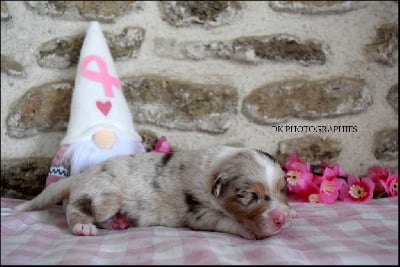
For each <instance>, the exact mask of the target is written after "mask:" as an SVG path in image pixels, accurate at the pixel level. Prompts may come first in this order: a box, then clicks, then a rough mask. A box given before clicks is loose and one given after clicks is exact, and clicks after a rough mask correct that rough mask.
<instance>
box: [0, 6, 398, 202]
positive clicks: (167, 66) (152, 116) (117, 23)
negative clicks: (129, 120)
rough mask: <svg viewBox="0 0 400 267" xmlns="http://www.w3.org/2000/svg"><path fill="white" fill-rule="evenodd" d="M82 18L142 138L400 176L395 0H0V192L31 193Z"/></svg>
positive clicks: (44, 163)
mask: <svg viewBox="0 0 400 267" xmlns="http://www.w3.org/2000/svg"><path fill="white" fill-rule="evenodd" d="M90 20H98V21H100V22H101V24H102V28H103V31H104V33H105V36H106V38H107V41H108V44H109V47H110V50H111V52H112V55H113V57H114V60H115V65H116V68H117V71H118V74H119V76H120V78H121V81H122V84H123V91H124V93H125V96H126V98H127V100H128V102H129V105H130V109H131V112H132V114H133V118H134V121H135V125H136V128H137V130H138V131H139V132H140V133H141V135H142V136H143V137H144V138H145V140H146V141H148V142H154V140H155V139H156V138H157V137H160V136H161V135H165V136H166V137H167V138H168V139H169V141H170V142H171V144H172V146H173V149H175V150H179V149H196V148H200V147H204V146H209V145H213V144H220V143H223V144H240V145H244V146H248V147H253V148H259V149H263V150H265V151H268V152H269V153H271V154H274V155H275V156H276V157H277V158H278V159H279V160H280V161H281V162H284V161H285V160H286V158H287V155H288V153H290V152H296V153H298V154H299V155H300V157H301V158H302V159H304V160H309V161H311V162H313V163H315V162H319V161H328V162H331V163H332V162H338V163H340V164H341V165H342V167H343V168H344V170H345V171H346V172H348V173H355V174H358V175H363V174H365V173H366V171H367V168H368V167H369V166H371V165H374V164H381V165H388V166H390V167H391V169H392V171H397V170H398V163H397V162H398V137H397V136H398V78H397V77H398V22H397V21H398V3H397V1H381V2H377V1H371V2H364V1H363V2H358V1H312V2H306V1H266V2H260V1H254V2H253V1H204V2H203V1H179V2H174V1H143V2H142V1H19V2H18V1H1V180H2V196H14V197H31V196H33V195H35V194H37V193H38V192H40V191H41V190H42V188H43V186H44V181H45V178H46V174H47V171H48V170H47V168H48V166H49V162H50V160H51V158H52V157H53V155H54V153H55V152H56V151H57V149H58V148H59V142H60V141H61V139H62V138H63V136H64V134H65V130H66V127H67V124H68V119H69V112H70V110H69V109H70V100H71V95H72V89H73V84H74V77H75V71H76V64H77V62H78V59H79V52H80V48H81V45H82V41H83V38H84V34H85V32H86V29H87V26H88V21H90ZM150 146H151V145H150Z"/></svg>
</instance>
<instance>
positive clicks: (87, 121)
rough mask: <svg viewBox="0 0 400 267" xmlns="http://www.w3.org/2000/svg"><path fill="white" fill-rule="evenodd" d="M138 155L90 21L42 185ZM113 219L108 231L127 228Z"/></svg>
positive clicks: (116, 83) (102, 42) (101, 41)
mask: <svg viewBox="0 0 400 267" xmlns="http://www.w3.org/2000/svg"><path fill="white" fill-rule="evenodd" d="M143 152H145V149H144V146H143V144H142V139H141V137H140V135H139V134H138V133H137V132H136V130H135V127H134V123H133V119H132V115H131V112H130V110H129V107H128V104H127V102H126V100H125V97H124V94H123V92H122V87H121V81H120V80H119V79H118V75H117V72H116V70H115V66H114V62H113V58H112V56H111V53H110V50H109V48H108V45H107V42H106V39H105V37H104V35H103V32H102V30H101V28H100V24H99V23H98V22H96V21H93V22H90V25H89V28H88V30H87V33H86V37H85V40H84V42H83V45H82V49H81V53H80V58H79V63H78V67H77V72H76V77H75V88H74V91H73V95H72V103H71V113H70V118H69V124H68V129H67V133H66V136H65V137H64V139H63V140H62V141H61V147H60V149H59V150H58V151H57V153H56V155H55V157H54V159H53V161H52V163H51V167H50V172H49V175H48V177H47V180H46V186H48V185H49V184H51V183H53V182H57V181H58V180H59V179H61V178H66V177H68V176H70V175H74V174H77V173H80V172H82V171H84V170H85V169H87V168H89V167H91V166H93V165H95V164H97V163H100V162H102V161H104V160H106V159H108V158H110V157H113V156H116V155H130V154H135V153H143ZM94 186H95V185H94ZM115 218H116V219H117V222H116V223H115V220H114V221H113V223H114V224H115V225H113V226H112V227H111V228H113V229H119V228H125V227H127V225H125V224H126V223H128V222H125V221H124V219H123V218H122V219H121V216H120V215H119V214H117V216H115ZM108 228H109V227H108Z"/></svg>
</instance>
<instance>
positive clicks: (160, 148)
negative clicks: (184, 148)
mask: <svg viewBox="0 0 400 267" xmlns="http://www.w3.org/2000/svg"><path fill="white" fill-rule="evenodd" d="M151 152H158V153H169V152H171V146H170V145H169V142H168V140H167V138H166V137H165V136H161V138H160V139H158V141H157V144H156V145H155V147H154V149H153V150H152V151H151Z"/></svg>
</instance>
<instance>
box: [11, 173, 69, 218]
mask: <svg viewBox="0 0 400 267" xmlns="http://www.w3.org/2000/svg"><path fill="white" fill-rule="evenodd" d="M71 181H72V179H71V177H69V178H64V179H61V180H59V181H58V182H56V183H52V184H50V185H49V186H48V187H46V188H45V189H44V190H43V191H42V192H41V193H40V194H39V195H37V196H36V197H35V198H34V199H32V200H30V201H27V202H24V203H22V204H20V205H18V206H16V207H15V208H14V209H15V210H17V211H30V210H40V209H43V208H46V207H48V206H50V205H51V204H56V203H58V202H60V201H61V200H63V199H66V198H68V197H69V192H70V185H71Z"/></svg>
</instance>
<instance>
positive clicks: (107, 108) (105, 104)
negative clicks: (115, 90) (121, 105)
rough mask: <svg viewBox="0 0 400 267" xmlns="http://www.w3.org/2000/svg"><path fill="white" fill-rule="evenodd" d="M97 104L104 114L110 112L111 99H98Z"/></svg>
mask: <svg viewBox="0 0 400 267" xmlns="http://www.w3.org/2000/svg"><path fill="white" fill-rule="evenodd" d="M96 106H97V108H98V109H99V110H100V111H101V113H103V114H104V116H107V115H108V112H110V109H111V106H112V104H111V102H110V101H106V102H102V101H96Z"/></svg>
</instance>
